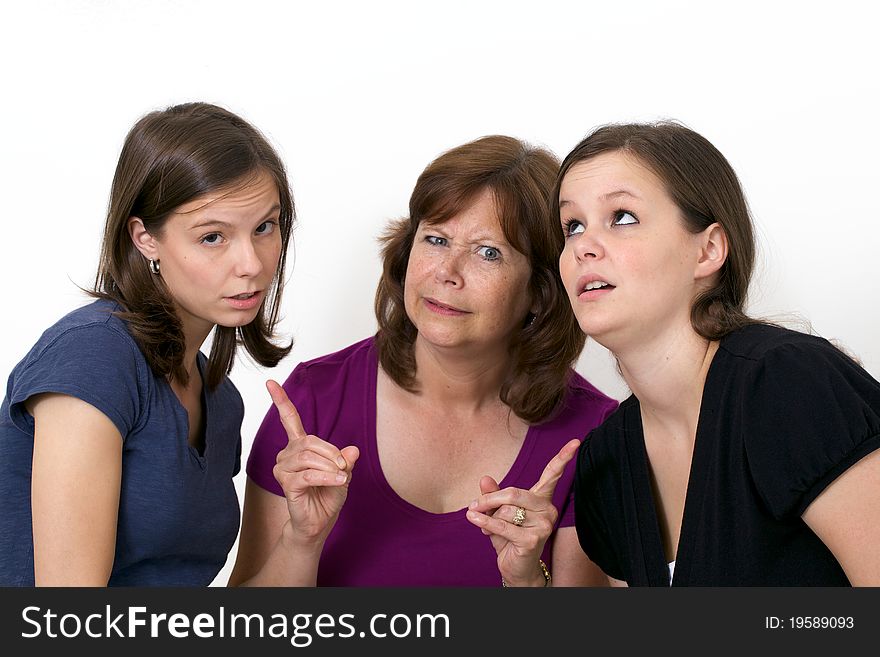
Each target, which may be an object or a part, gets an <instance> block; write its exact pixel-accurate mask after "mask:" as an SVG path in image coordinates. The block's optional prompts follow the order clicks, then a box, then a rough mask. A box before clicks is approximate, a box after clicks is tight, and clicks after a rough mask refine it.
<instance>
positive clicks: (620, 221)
mask: <svg viewBox="0 0 880 657" xmlns="http://www.w3.org/2000/svg"><path fill="white" fill-rule="evenodd" d="M637 223H639V220H638V219H636V217H635V215H634V214H632V213H631V212H627V211H626V210H618V211H617V212H615V213H614V225H615V226H629V225H630V224H637Z"/></svg>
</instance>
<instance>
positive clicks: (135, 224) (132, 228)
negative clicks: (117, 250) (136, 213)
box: [128, 217, 159, 260]
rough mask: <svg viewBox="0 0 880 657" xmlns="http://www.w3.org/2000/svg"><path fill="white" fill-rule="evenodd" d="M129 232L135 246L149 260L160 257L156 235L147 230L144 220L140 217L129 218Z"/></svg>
mask: <svg viewBox="0 0 880 657" xmlns="http://www.w3.org/2000/svg"><path fill="white" fill-rule="evenodd" d="M128 234H129V235H130V236H131V241H132V242H133V243H134V246H135V248H136V249H137V250H138V251H140V252H141V254H142V255H143V256H144V257H145V258H146V259H147V260H158V259H159V246H158V242H156V238H155V237H153V236H152V235H150V234H149V233H148V232H147V229H146V228H145V227H144V222H143V221H141V220H140V218H139V217H129V218H128Z"/></svg>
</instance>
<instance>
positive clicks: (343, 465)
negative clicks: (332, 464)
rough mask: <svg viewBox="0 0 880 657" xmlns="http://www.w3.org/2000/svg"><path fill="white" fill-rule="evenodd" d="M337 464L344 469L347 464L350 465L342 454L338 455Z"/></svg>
mask: <svg viewBox="0 0 880 657" xmlns="http://www.w3.org/2000/svg"><path fill="white" fill-rule="evenodd" d="M336 465H338V466H339V467H340V468H342V469H343V470H344V469H345V466H346V465H348V463H346V462H345V459H344V458H342V457H341V456H338V457H336Z"/></svg>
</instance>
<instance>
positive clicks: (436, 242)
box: [425, 235, 446, 246]
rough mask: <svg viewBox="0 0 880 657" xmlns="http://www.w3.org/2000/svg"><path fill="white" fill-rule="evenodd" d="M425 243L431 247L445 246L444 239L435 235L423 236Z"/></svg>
mask: <svg viewBox="0 0 880 657" xmlns="http://www.w3.org/2000/svg"><path fill="white" fill-rule="evenodd" d="M425 241H426V242H427V243H428V244H431V245H432V246H446V238H445V237H437V236H436V235H425Z"/></svg>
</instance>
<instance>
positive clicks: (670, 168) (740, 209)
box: [553, 121, 763, 340]
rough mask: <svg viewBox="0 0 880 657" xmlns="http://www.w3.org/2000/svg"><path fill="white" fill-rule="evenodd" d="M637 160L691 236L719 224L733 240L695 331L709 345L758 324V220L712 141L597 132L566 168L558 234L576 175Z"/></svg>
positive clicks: (670, 127) (611, 129)
mask: <svg viewBox="0 0 880 657" xmlns="http://www.w3.org/2000/svg"><path fill="white" fill-rule="evenodd" d="M616 151H620V152H623V153H626V154H627V155H631V156H633V157H635V158H636V159H637V160H638V161H639V162H640V163H641V164H642V165H644V166H645V167H647V168H648V169H649V170H650V171H651V172H653V173H654V175H656V176H657V177H658V178H659V179H660V181H661V182H662V183H663V185H664V187H665V188H666V192H667V193H668V194H669V196H670V198H671V199H672V201H673V202H674V203H675V205H676V206H678V209H679V210H680V211H681V215H682V218H683V219H684V225H685V228H686V229H687V230H688V231H690V232H692V233H700V232H702V231H703V230H705V229H706V228H708V227H709V226H711V225H712V224H713V223H716V222H717V223H718V224H720V225H721V228H722V229H723V230H724V232H725V233H726V234H727V240H728V246H729V248H728V254H727V259H726V260H725V262H724V264H723V265H722V266H721V269H720V270H719V272H718V280H717V281H716V282H715V284H714V285H713V286H712V287H710V288H709V289H707V290H704V291H703V292H702V293H700V294H699V295H698V296H697V297H696V299H694V302H693V305H692V306H691V325H692V326H693V327H694V330H695V331H696V332H697V333H698V334H700V335H701V336H703V337H704V338H707V339H709V340H720V339H721V338H723V337H724V336H725V335H727V334H728V333H731V332H733V331H735V330H736V329H738V328H741V327H743V326H746V325H748V324H755V323H758V321H759V320H756V319H753V318H751V317H749V316H748V315H746V313H745V310H744V306H745V303H746V296H747V294H748V291H749V281H750V280H751V278H752V270H753V268H754V263H755V236H754V228H753V225H752V218H751V214H750V213H749V208H748V204H747V203H746V198H745V194H744V193H743V190H742V186H741V185H740V182H739V179H738V178H737V176H736V173H735V172H734V170H733V167H732V166H730V163H729V162H728V161H727V159H726V158H725V157H724V156H723V155H722V154H721V152H720V151H719V150H718V149H717V148H715V146H713V145H712V144H711V143H710V142H709V140H707V139H706V138H705V137H703V136H702V135H699V134H698V133H696V132H694V131H693V130H691V129H690V128H687V127H685V126H683V125H681V124H679V123H675V122H672V121H660V122H656V123H627V124H611V125H605V126H601V127H599V128H597V129H596V130H594V131H593V132H592V133H591V134H590V135H588V136H587V137H586V138H585V139H584V140H583V141H581V142H580V143H579V144H578V145H577V146H575V147H574V149H573V150H572V151H571V153H569V154H568V155H567V156H566V158H565V159H564V160H563V161H562V166H561V167H560V169H559V174H558V175H557V177H556V186H555V189H554V192H553V194H554V199H555V200H554V202H553V214H554V223H555V225H556V226H559V223H560V222H559V189H560V187H561V185H562V179H563V178H565V174H566V173H568V171H569V169H571V167H573V166H574V165H575V164H577V163H579V162H583V161H585V160H589V159H591V158H594V157H596V156H598V155H601V154H603V153H610V152H616ZM762 323H763V322H762Z"/></svg>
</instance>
